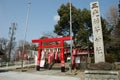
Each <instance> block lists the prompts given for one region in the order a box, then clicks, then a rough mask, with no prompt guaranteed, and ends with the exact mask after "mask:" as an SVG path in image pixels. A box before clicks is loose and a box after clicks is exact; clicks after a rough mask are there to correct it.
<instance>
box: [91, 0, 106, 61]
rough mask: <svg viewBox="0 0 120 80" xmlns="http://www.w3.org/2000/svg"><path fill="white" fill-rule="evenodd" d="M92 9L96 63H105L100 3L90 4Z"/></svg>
mask: <svg viewBox="0 0 120 80" xmlns="http://www.w3.org/2000/svg"><path fill="white" fill-rule="evenodd" d="M90 8H91V17H92V29H93V37H94V55H95V63H98V62H105V57H104V45H103V35H102V27H101V18H100V12H99V3H98V2H97V1H96V2H92V3H90Z"/></svg>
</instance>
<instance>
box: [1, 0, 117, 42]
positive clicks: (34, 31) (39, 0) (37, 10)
mask: <svg viewBox="0 0 120 80" xmlns="http://www.w3.org/2000/svg"><path fill="white" fill-rule="evenodd" d="M69 1H70V0H30V2H31V5H30V13H29V19H28V31H27V37H26V40H27V41H29V42H31V40H32V39H37V38H40V37H41V36H42V35H43V34H44V33H51V32H52V31H53V30H54V25H55V24H56V23H57V21H56V19H55V16H57V10H58V8H59V7H60V6H61V4H66V3H67V2H69ZM94 1H96V0H71V2H72V4H73V5H74V6H75V7H76V8H80V9H83V8H87V9H90V6H89V4H90V2H94ZM98 1H99V5H100V11H101V12H100V13H101V15H102V16H105V14H106V13H107V11H108V9H109V7H110V6H112V5H118V2H119V0H98ZM26 14H27V0H0V38H1V37H5V38H7V39H9V36H8V32H9V27H10V26H11V23H13V22H15V23H17V30H16V35H15V36H16V41H19V40H23V39H24V33H25V27H26V23H25V22H26Z"/></svg>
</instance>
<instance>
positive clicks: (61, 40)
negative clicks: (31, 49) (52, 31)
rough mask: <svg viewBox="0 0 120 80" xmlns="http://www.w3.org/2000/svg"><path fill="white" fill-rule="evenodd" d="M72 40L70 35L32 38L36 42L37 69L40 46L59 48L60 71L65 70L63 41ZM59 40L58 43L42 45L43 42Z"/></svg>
mask: <svg viewBox="0 0 120 80" xmlns="http://www.w3.org/2000/svg"><path fill="white" fill-rule="evenodd" d="M65 40H72V37H70V36H68V37H59V38H44V39H36V40H32V42H33V43H38V56H37V66H36V68H37V70H38V71H39V70H40V60H41V52H42V48H60V54H61V72H65V61H64V41H65ZM56 41H59V42H60V43H59V44H51V45H43V44H42V43H43V42H56Z"/></svg>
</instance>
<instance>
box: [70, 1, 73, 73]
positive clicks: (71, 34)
mask: <svg viewBox="0 0 120 80" xmlns="http://www.w3.org/2000/svg"><path fill="white" fill-rule="evenodd" d="M71 12H72V11H71V0H70V37H71V39H70V41H71V43H70V53H71V61H70V66H71V72H72V45H73V41H72V36H73V33H72V16H71V15H72V14H71Z"/></svg>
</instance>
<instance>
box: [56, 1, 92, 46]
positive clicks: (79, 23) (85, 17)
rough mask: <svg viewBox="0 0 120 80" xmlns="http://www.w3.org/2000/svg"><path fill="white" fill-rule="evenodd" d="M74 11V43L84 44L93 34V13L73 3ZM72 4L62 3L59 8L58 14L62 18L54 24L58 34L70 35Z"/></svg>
mask: <svg viewBox="0 0 120 80" xmlns="http://www.w3.org/2000/svg"><path fill="white" fill-rule="evenodd" d="M71 11H72V32H73V39H74V45H75V46H77V45H79V46H83V45H86V43H87V42H89V37H90V36H91V31H92V30H91V27H92V25H91V15H90V11H89V10H87V9H83V10H81V9H77V8H75V7H74V6H73V5H72V6H71ZM69 13H70V6H69V3H67V4H66V5H64V4H62V5H61V6H60V8H59V9H58V15H59V16H60V20H59V21H58V22H57V24H56V25H55V26H54V32H55V33H56V34H58V35H62V36H69V35H70V25H69V23H70V17H69V16H70V14H69Z"/></svg>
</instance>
